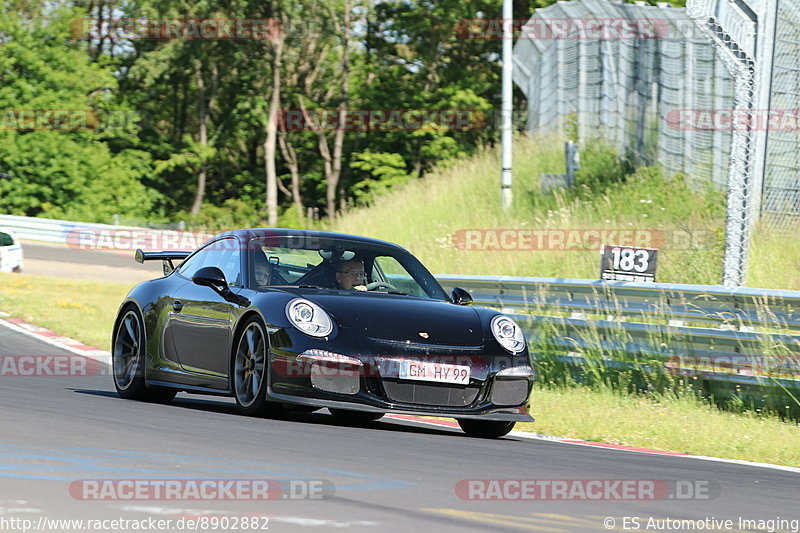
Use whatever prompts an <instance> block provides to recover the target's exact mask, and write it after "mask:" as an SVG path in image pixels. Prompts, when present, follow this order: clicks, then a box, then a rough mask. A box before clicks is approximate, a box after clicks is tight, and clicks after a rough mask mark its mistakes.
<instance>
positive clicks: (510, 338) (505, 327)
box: [492, 315, 525, 354]
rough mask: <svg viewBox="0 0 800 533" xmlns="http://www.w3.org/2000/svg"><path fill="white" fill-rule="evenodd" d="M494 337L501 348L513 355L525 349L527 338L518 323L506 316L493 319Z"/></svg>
mask: <svg viewBox="0 0 800 533" xmlns="http://www.w3.org/2000/svg"><path fill="white" fill-rule="evenodd" d="M492 335H494V338H495V339H497V342H499V343H500V346H502V347H503V348H505V349H506V350H508V351H509V352H511V353H513V354H517V353H520V352H521V351H522V350H524V349H525V336H524V335H523V334H522V330H521V329H520V328H519V326H518V325H517V323H516V322H514V321H513V320H511V319H510V318H508V317H507V316H504V315H497V316H496V317H494V318H493V319H492Z"/></svg>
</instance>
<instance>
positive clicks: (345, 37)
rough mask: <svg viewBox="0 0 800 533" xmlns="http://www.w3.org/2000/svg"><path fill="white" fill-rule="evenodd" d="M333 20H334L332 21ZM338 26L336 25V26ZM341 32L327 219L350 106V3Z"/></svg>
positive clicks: (333, 210)
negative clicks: (338, 102)
mask: <svg viewBox="0 0 800 533" xmlns="http://www.w3.org/2000/svg"><path fill="white" fill-rule="evenodd" d="M334 20H335V19H334ZM337 25H338V24H337ZM341 32H342V103H341V105H340V106H339V123H338V126H339V127H338V128H337V129H336V134H335V136H334V140H333V157H332V161H331V173H330V174H329V175H328V176H327V178H328V179H327V190H326V195H325V196H326V198H325V200H326V203H327V207H328V218H336V193H337V191H338V185H339V178H340V177H341V175H342V147H343V146H344V130H345V126H344V125H345V124H346V123H347V112H348V109H347V107H348V105H349V104H350V1H349V0H345V2H344V21H343V25H342V28H341Z"/></svg>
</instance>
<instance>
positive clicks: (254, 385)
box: [231, 316, 281, 415]
mask: <svg viewBox="0 0 800 533" xmlns="http://www.w3.org/2000/svg"><path fill="white" fill-rule="evenodd" d="M234 346H235V349H234V352H233V358H232V360H231V385H232V387H233V396H234V398H235V399H236V405H237V407H238V408H239V412H241V413H242V414H245V415H258V414H277V413H278V412H280V411H281V406H280V404H276V403H272V402H268V401H267V399H266V397H267V383H266V382H267V375H268V373H267V367H268V361H267V359H268V358H267V352H268V349H267V347H268V345H267V336H266V333H265V329H264V323H263V322H262V321H261V319H260V318H258V317H257V316H253V317H251V318H249V319H248V320H247V322H245V324H244V326H243V327H242V329H241V332H240V333H239V336H238V337H237V338H236V343H235V344H234Z"/></svg>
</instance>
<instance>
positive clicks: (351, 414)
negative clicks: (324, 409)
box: [328, 409, 386, 424]
mask: <svg viewBox="0 0 800 533" xmlns="http://www.w3.org/2000/svg"><path fill="white" fill-rule="evenodd" d="M328 411H330V412H331V414H332V415H333V416H335V417H336V418H337V419H339V420H342V421H343V422H349V423H351V424H365V423H367V422H374V421H376V420H380V419H381V418H383V415H385V414H386V413H372V412H366V411H351V410H349V409H328Z"/></svg>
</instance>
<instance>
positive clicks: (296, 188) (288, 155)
mask: <svg viewBox="0 0 800 533" xmlns="http://www.w3.org/2000/svg"><path fill="white" fill-rule="evenodd" d="M278 141H279V142H280V147H281V154H283V159H284V160H285V161H286V166H288V167H289V172H290V173H291V175H292V202H293V203H294V208H295V210H296V211H297V220H303V197H302V196H301V195H300V165H299V163H298V162H297V151H296V150H295V149H294V146H292V145H291V144H290V143H289V140H288V139H287V138H286V132H285V131H283V130H281V131H279V132H278Z"/></svg>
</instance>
